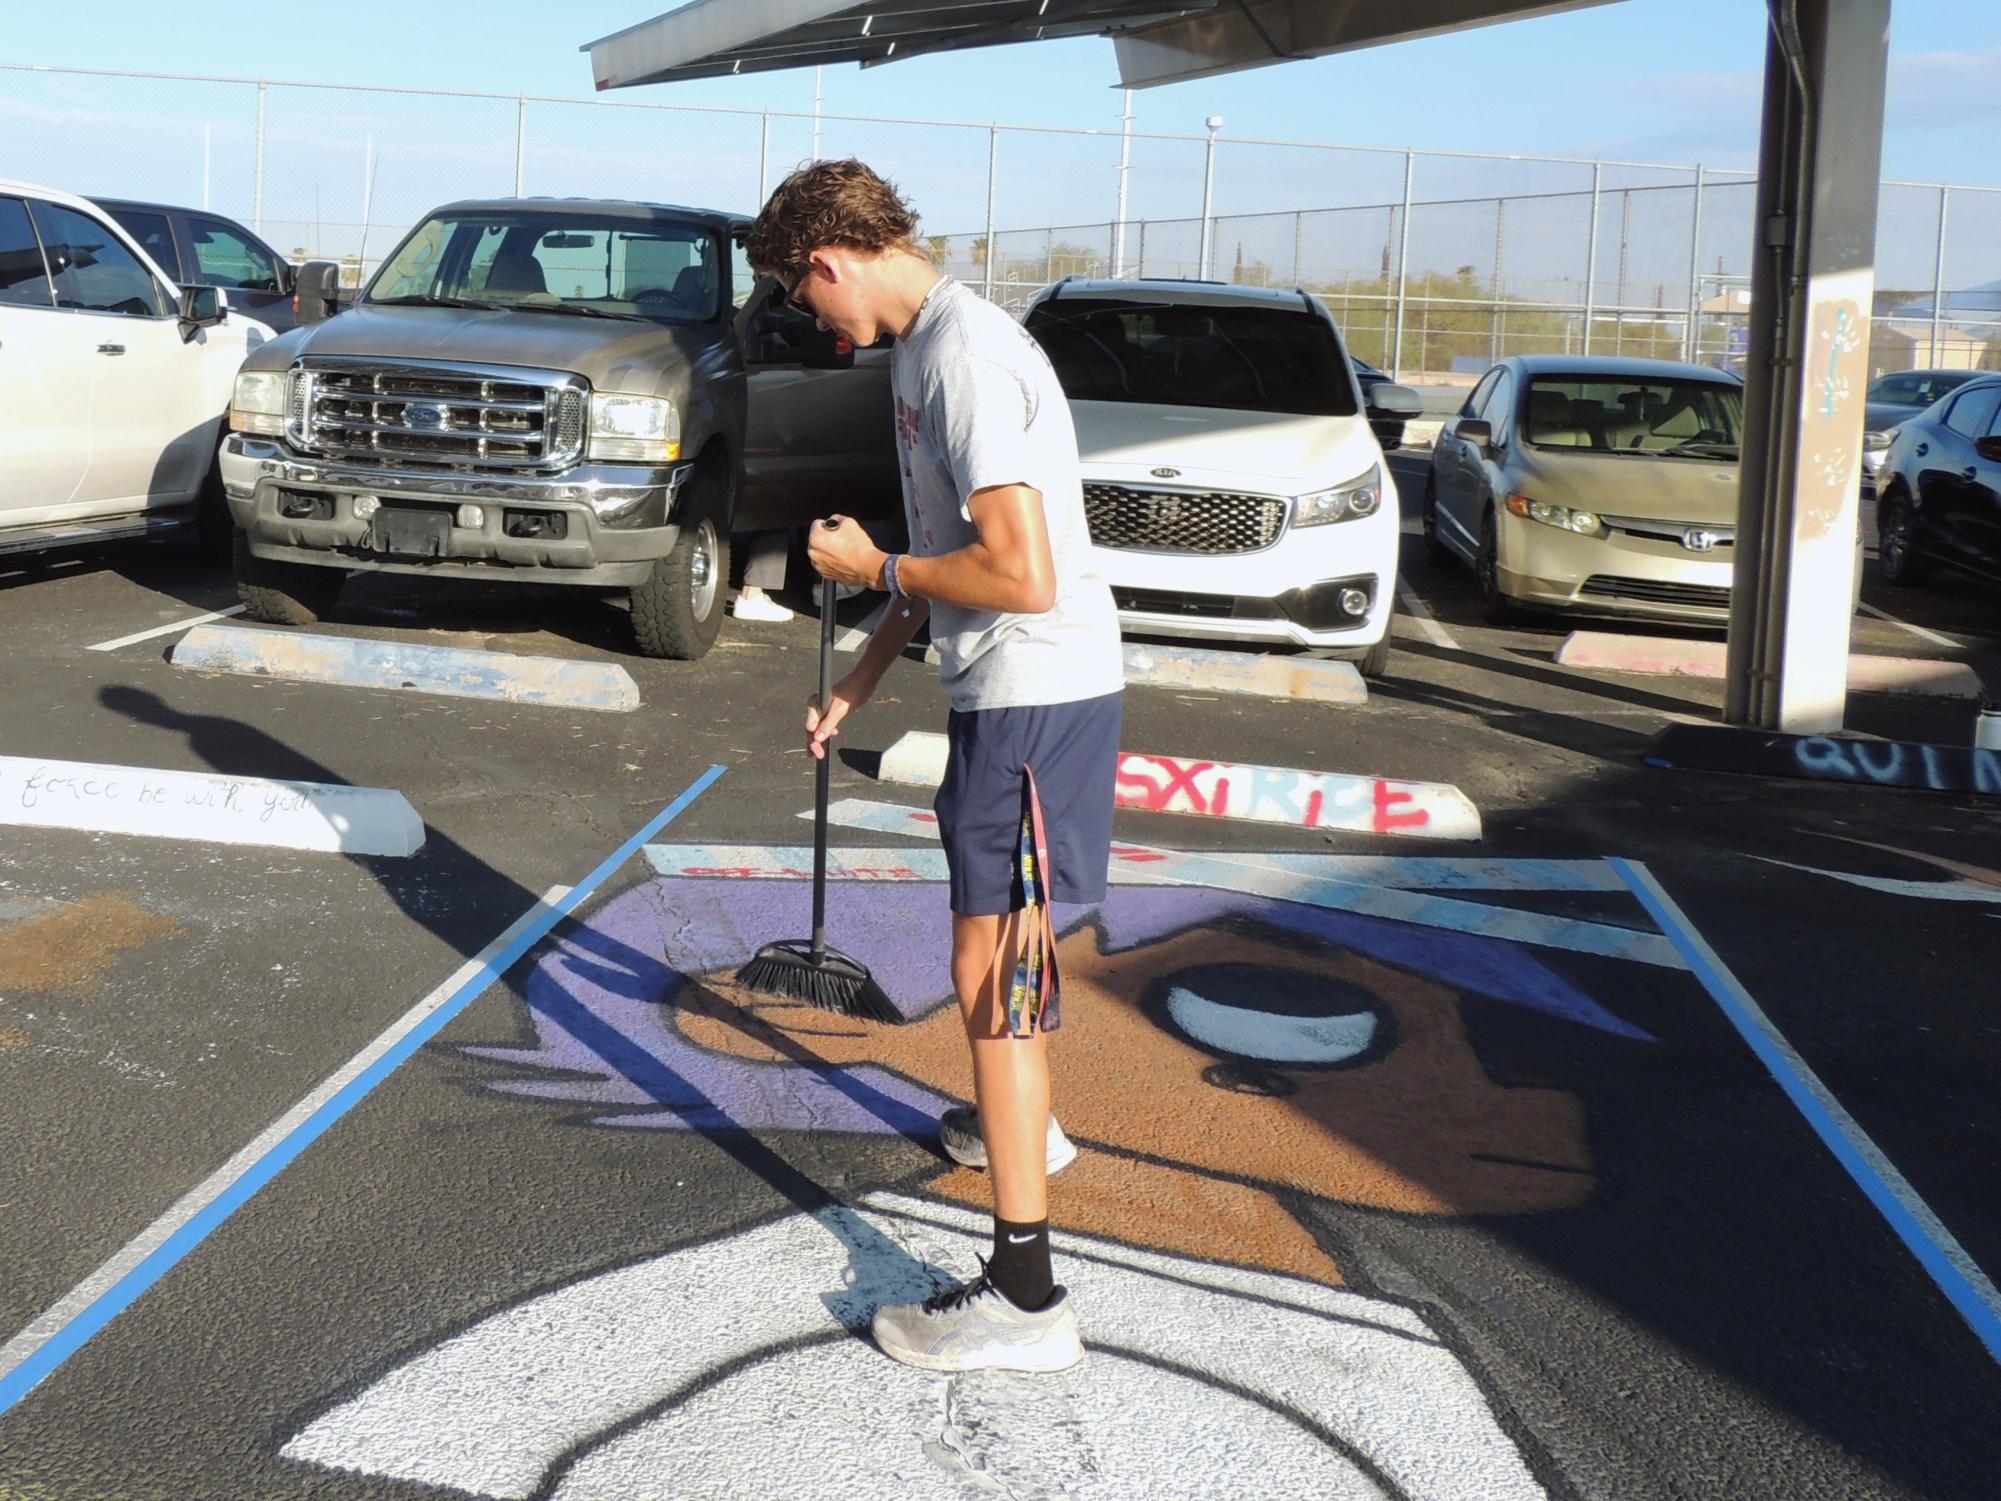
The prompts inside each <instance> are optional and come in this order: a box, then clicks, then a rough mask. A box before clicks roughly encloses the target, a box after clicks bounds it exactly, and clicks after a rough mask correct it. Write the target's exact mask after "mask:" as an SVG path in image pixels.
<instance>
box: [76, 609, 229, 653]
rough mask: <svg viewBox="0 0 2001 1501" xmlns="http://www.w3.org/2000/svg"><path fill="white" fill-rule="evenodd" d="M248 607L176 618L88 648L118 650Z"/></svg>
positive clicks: (186, 629)
mask: <svg viewBox="0 0 2001 1501" xmlns="http://www.w3.org/2000/svg"><path fill="white" fill-rule="evenodd" d="M246 608H247V607H246V606H244V605H231V606H230V607H229V608H228V609H227V610H211V611H210V612H209V613H208V614H206V615H197V616H195V617H194V618H193V619H191V620H176V621H175V622H174V623H173V624H172V625H156V626H154V627H153V629H151V630H150V631H135V632H134V633H133V634H131V635H130V636H120V637H119V638H118V639H117V640H116V641H100V642H98V643H97V644H96V645H95V646H92V647H89V648H87V650H90V651H117V650H118V648H119V647H121V646H130V645H132V643H133V642H135V641H151V640H152V639H153V638H154V637H155V636H173V635H177V634H179V633H180V632H181V631H191V630H193V629H194V628H195V627H196V626H198V625H207V624H208V623H209V622H210V621H211V620H227V619H228V618H229V617H230V616H232V615H241V614H242V613H243V612H244V610H245V609H246Z"/></svg>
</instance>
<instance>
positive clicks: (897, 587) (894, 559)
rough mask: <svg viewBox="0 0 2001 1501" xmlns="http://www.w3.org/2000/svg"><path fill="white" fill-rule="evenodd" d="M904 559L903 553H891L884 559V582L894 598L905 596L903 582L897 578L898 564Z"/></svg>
mask: <svg viewBox="0 0 2001 1501" xmlns="http://www.w3.org/2000/svg"><path fill="white" fill-rule="evenodd" d="M902 561H903V554H902V553H896V552H893V553H889V554H887V555H886V556H885V557H884V558H883V560H882V582H883V584H884V586H885V587H886V588H887V589H888V590H889V593H890V597H891V598H892V599H902V598H904V593H903V585H902V582H901V581H900V580H899V579H898V578H897V576H896V571H897V565H898V564H899V563H901V562H902Z"/></svg>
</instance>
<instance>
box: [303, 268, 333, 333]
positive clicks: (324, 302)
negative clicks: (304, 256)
mask: <svg viewBox="0 0 2001 1501" xmlns="http://www.w3.org/2000/svg"><path fill="white" fill-rule="evenodd" d="M339 290H340V266H339V265H338V264H336V263H335V262H333V261H307V262H306V263H305V264H304V265H303V266H301V267H299V274H298V278H297V279H296V280H295V281H294V282H293V284H292V316H293V317H294V318H295V319H296V320H297V321H298V322H300V323H324V322H326V321H327V319H329V318H331V317H332V316H333V315H334V311H335V304H334V299H335V296H336V294H337V293H338V292H339Z"/></svg>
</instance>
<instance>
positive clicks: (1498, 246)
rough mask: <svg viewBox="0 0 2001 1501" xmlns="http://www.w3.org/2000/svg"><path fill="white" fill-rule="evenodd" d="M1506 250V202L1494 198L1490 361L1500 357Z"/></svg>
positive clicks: (1502, 199) (1505, 200) (1503, 199)
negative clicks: (1503, 267) (1492, 310)
mask: <svg viewBox="0 0 2001 1501" xmlns="http://www.w3.org/2000/svg"><path fill="white" fill-rule="evenodd" d="M1507 248H1508V200H1507V199H1505V198H1496V199H1495V200H1494V279H1493V293H1494V317H1493V325H1492V327H1493V335H1492V347H1491V348H1490V350H1489V351H1488V358H1489V359H1490V360H1499V359H1500V357H1501V320H1502V318H1503V317H1504V316H1505V314H1504V313H1503V312H1502V303H1501V262H1502V260H1503V259H1504V258H1505V257H1506V255H1507Z"/></svg>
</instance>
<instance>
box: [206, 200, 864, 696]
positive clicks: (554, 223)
mask: <svg viewBox="0 0 2001 1501" xmlns="http://www.w3.org/2000/svg"><path fill="white" fill-rule="evenodd" d="M748 229H749V223H748V221H747V220H746V219H744V218H742V217H741V216H736V215H729V214H724V213H719V212H716V211H713V210H706V209H692V208H681V207H672V206H667V205H662V204H644V203H628V202H612V201H596V200H583V199H501V200H491V201H477V202H466V203H455V204H449V205H446V206H445V207H443V208H440V209H438V210H436V211H435V212H433V213H432V214H431V215H430V216H429V217H428V218H427V219H425V221H424V222H423V223H422V224H420V225H418V227H417V228H416V229H415V230H413V231H412V232H411V234H410V235H409V236H408V237H407V238H406V239H405V240H404V241H403V243H402V244H401V245H399V246H398V247H397V249H396V251H395V252H394V253H393V254H392V255H391V256H390V257H389V258H388V259H387V260H386V261H385V262H384V263H383V265H382V268H381V269H380V270H379V271H378V272H377V273H376V275H375V277H374V278H373V279H372V280H371V281H370V283H369V285H368V287H367V289H366V291H365V292H364V293H363V295H362V297H361V298H360V300H359V301H358V302H357V303H356V304H355V305H354V306H353V307H351V308H350V309H349V310H347V311H346V312H343V313H342V314H341V315H340V316H339V317H338V318H334V319H331V320H330V321H319V322H314V323H312V324H310V325H309V326H306V327H302V328H300V329H298V330H295V331H294V332H293V333H291V334H288V335H286V336H284V337H282V338H280V339H277V340H274V341H272V342H271V343H269V344H266V345H265V346H263V348H261V349H259V350H258V351H257V353H256V355H255V356H254V357H253V358H252V359H250V360H248V361H246V362H245V364H244V367H243V370H242V373H241V374H239V376H238V377H237V390H236V399H235V401H234V403H233V405H232V408H231V413H230V419H231V427H232V429H233V431H232V434H231V436H230V438H229V439H228V440H227V442H226V443H225V444H224V446H223V454H222V470H223V482H224V488H225V492H226V493H227V495H228V498H229V504H230V509H231V512H232V514H233V516H234V519H235V521H236V524H237V526H238V527H239V528H241V534H240V537H239V544H238V548H237V555H236V556H237V577H238V583H239V586H240V588H241V591H242V595H243V598H244V601H245V602H246V604H248V606H249V613H250V614H251V616H252V618H254V619H260V620H267V621H281V622H293V623H305V622H308V621H311V620H313V619H315V618H317V617H318V616H320V615H322V614H324V613H325V612H326V611H327V610H329V609H331V608H332V606H333V603H334V601H335V599H336V597H337V596H338V594H339V591H340V586H341V581H342V578H343V577H344V575H345V574H346V572H347V571H348V570H350V569H354V568H363V569H372V570H378V571H386V572H397V573H427V574H434V575H456V576H462V577H482V578H489V579H492V578H502V579H514V580H520V581H523V582H535V583H557V584H571V585H578V586H588V587H599V588H611V589H618V590H623V591H626V592H628V593H629V594H630V596H631V600H632V619H633V628H634V633H635V636H636V638H637V641H638V644H639V647H640V650H641V651H643V652H645V653H646V654H648V655H651V656H664V657H681V658H689V657H696V656H700V655H701V654H702V653H703V652H705V651H706V650H708V648H709V647H710V646H711V645H712V644H713V643H714V641H715V639H716V635H717V633H718V632H719V630H720V629H721V624H722V615H723V598H724V593H725V589H726V584H727V578H728V571H729V538H730V534H731V532H732V531H736V532H745V531H753V530H762V529H767V528H781V527H797V526H803V525H804V524H806V522H807V521H809V520H811V519H812V518H814V517H816V516H823V515H825V514H827V513H828V512H829V511H833V510H840V511H842V512H844V513H846V514H848V515H851V516H855V517H857V518H859V519H861V520H870V519H878V518H879V519H893V520H894V521H895V522H896V523H898V524H900V521H901V501H900V495H899V487H898V483H897V476H896V470H895V460H894V455H893V449H892V437H891V434H892V426H891V417H890V401H889V358H890V355H889V351H888V349H887V348H876V349H869V350H862V351H856V350H855V349H854V348H853V347H852V346H851V345H849V344H848V342H847V341H846V340H845V339H844V338H842V337H841V336H839V335H836V334H832V333H827V332H824V331H822V330H820V329H819V328H818V327H817V326H816V325H815V324H814V322H813V321H812V320H811V319H808V318H804V317H802V316H800V315H798V314H796V313H793V312H791V311H789V310H788V309H787V308H786V307H785V304H784V298H783V297H782V295H780V289H779V287H778V285H777V283H776V282H773V281H770V280H768V279H767V280H765V281H763V282H760V281H758V280H757V279H756V278H755V277H753V276H752V274H751V272H750V269H749V266H748V263H747V262H746V261H745V259H744V255H743V249H742V241H743V237H744V235H745V234H746V233H747V231H748ZM326 269H328V268H325V267H324V266H322V267H320V268H318V274H309V275H302V281H304V282H306V283H308V286H307V292H306V294H304V295H303V297H302V313H303V315H304V316H307V317H309V318H323V317H324V313H325V311H326V309H325V305H324V298H323V297H322V296H321V295H320V294H321V293H323V292H324V290H325V289H326V288H327V287H328V286H330V279H329V278H327V277H326V276H325V275H324V271H325V270H326ZM307 270H308V272H309V273H312V272H314V271H315V268H313V267H308V268H307ZM306 303H311V304H313V305H311V306H306V305H305V304H306Z"/></svg>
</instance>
